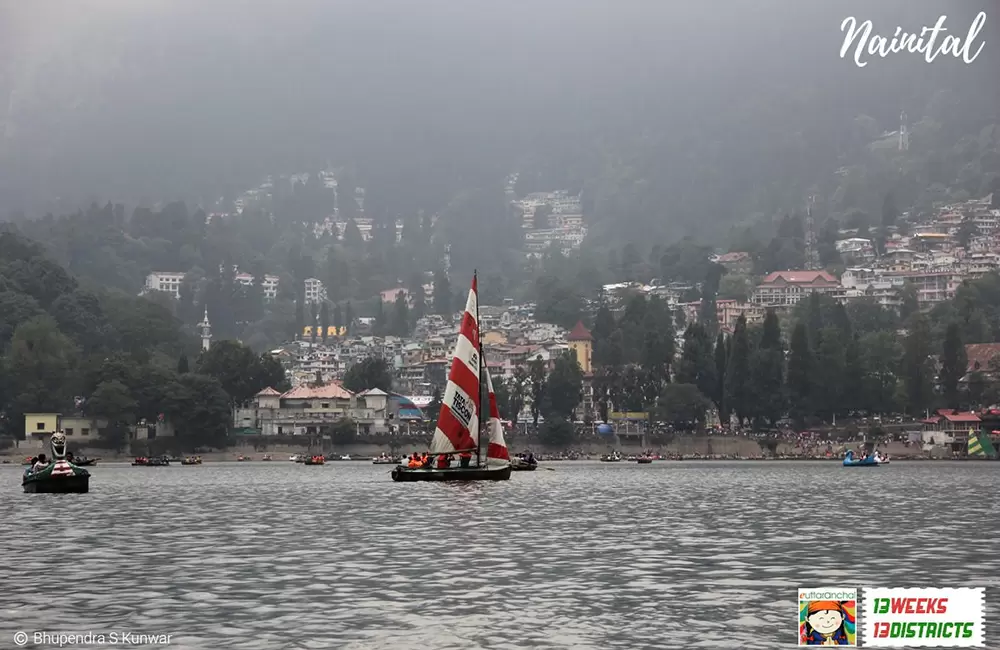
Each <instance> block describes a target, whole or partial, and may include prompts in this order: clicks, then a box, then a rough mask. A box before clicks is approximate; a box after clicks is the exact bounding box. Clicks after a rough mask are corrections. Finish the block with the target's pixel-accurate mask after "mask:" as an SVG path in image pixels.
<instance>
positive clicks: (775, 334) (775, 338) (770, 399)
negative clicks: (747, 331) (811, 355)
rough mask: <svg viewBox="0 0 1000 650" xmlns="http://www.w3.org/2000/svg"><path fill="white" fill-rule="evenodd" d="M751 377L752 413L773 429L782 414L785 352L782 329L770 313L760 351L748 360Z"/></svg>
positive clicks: (763, 331)
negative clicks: (749, 361)
mask: <svg viewBox="0 0 1000 650" xmlns="http://www.w3.org/2000/svg"><path fill="white" fill-rule="evenodd" d="M750 365H751V377H752V387H753V393H754V395H755V397H754V400H753V402H754V409H753V410H754V412H755V414H756V415H757V416H759V417H760V418H762V419H764V420H765V421H767V422H768V423H769V424H770V425H771V426H772V427H773V426H776V425H777V422H778V420H779V419H781V416H782V415H784V413H785V405H786V403H785V386H784V369H785V350H784V345H783V344H782V342H781V325H780V323H779V322H778V316H777V314H776V313H775V312H774V310H773V309H768V310H767V313H766V314H765V316H764V327H763V330H762V332H761V339H760V347H759V348H758V349H757V350H754V352H753V355H752V357H751V364H750Z"/></svg>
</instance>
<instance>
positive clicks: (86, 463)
mask: <svg viewBox="0 0 1000 650" xmlns="http://www.w3.org/2000/svg"><path fill="white" fill-rule="evenodd" d="M67 459H68V460H69V461H70V462H71V463H73V464H74V465H76V466H77V467H91V466H92V465H96V464H97V461H99V460H100V458H87V457H86V456H80V457H79V458H68V457H67Z"/></svg>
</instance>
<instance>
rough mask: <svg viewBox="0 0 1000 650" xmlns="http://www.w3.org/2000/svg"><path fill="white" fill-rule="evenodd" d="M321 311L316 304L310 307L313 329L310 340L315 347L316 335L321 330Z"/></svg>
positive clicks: (310, 322)
mask: <svg viewBox="0 0 1000 650" xmlns="http://www.w3.org/2000/svg"><path fill="white" fill-rule="evenodd" d="M318 325H319V310H318V309H317V307H316V303H313V304H312V305H310V307H309V326H310V327H311V328H312V333H311V334H310V336H309V340H310V341H311V342H312V343H313V344H314V345H315V344H316V334H317V330H318V329H319V327H318Z"/></svg>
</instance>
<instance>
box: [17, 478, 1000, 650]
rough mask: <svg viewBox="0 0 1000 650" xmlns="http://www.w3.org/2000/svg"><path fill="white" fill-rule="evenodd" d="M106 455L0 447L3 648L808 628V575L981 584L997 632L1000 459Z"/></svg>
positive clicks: (489, 639) (721, 644)
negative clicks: (138, 458) (25, 478)
mask: <svg viewBox="0 0 1000 650" xmlns="http://www.w3.org/2000/svg"><path fill="white" fill-rule="evenodd" d="M545 468H551V470H546V469H545ZM90 469H91V474H92V477H91V492H90V494H86V495H34V494H23V493H22V492H21V487H20V472H21V470H20V468H17V467H14V466H9V465H6V466H0V481H2V482H0V522H2V524H0V549H2V551H0V552H2V554H3V558H4V560H3V561H2V562H0V584H2V585H3V589H2V590H0V648H13V647H15V646H14V645H13V643H12V642H11V639H12V638H13V634H14V632H15V631H17V630H24V631H27V632H28V633H29V634H30V633H31V632H34V631H55V632H58V631H61V632H71V633H84V632H87V631H93V632H95V633H100V632H103V633H105V634H108V633H110V632H111V631H128V632H133V633H146V634H172V635H173V636H172V639H171V644H170V645H169V646H156V645H146V646H142V647H144V648H154V647H169V648H173V649H176V648H198V649H214V648H241V649H251V648H348V649H369V648H393V649H400V648H427V649H434V650H437V649H451V648H455V649H456V650H457V649H462V650H468V649H470V648H581V649H594V650H599V649H606V648H623V649H625V648H628V649H635V648H709V647H711V648H733V649H735V648H774V647H792V646H794V645H795V642H796V601H795V599H796V593H797V588H798V587H800V586H804V587H822V586H886V587H894V586H986V587H988V589H987V620H988V621H989V623H988V628H987V645H988V647H1000V626H998V623H1000V608H998V603H1000V589H998V587H1000V542H998V540H1000V515H998V512H997V506H996V503H997V502H996V499H997V492H998V489H1000V463H982V462H979V463H976V462H967V463H904V462H898V461H897V462H894V463H893V464H892V465H890V466H887V467H880V468H875V469H863V468H859V469H848V468H842V467H840V466H839V465H838V464H837V463H836V462H697V461H685V462H668V461H658V462H655V463H653V464H652V465H635V464H633V463H618V464H608V463H597V462H592V463H588V462H562V463H543V464H542V465H541V467H540V468H539V470H538V471H536V472H520V473H515V474H514V475H512V477H511V480H510V481H509V482H506V483H492V484H468V485H458V484H429V483H393V482H392V481H391V480H390V479H389V469H390V468H389V467H387V466H375V465H371V464H370V463H368V462H332V463H329V464H327V465H325V466H316V467H306V466H303V465H298V464H294V463H290V462H288V461H273V462H270V463H264V462H256V463H218V464H206V465H202V466H193V467H184V466H179V465H178V466H170V467H130V466H127V465H126V464H99V465H98V466H96V467H92V468H90ZM58 566H62V567H64V569H65V573H64V574H62V575H60V570H59V569H58V568H57V567H58ZM27 647H52V646H46V645H42V646H34V645H32V643H29V644H28V646H27ZM73 647H87V646H81V645H76V646H73ZM132 647H135V646H132Z"/></svg>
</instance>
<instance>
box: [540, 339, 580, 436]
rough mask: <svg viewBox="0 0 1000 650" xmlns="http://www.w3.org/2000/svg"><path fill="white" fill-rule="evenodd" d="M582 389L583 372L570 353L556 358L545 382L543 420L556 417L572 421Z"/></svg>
mask: <svg viewBox="0 0 1000 650" xmlns="http://www.w3.org/2000/svg"><path fill="white" fill-rule="evenodd" d="M582 389H583V371H582V370H580V365H579V364H578V363H577V361H576V356H574V354H573V352H572V351H567V352H566V353H565V354H562V355H560V356H559V357H557V358H556V360H555V363H554V364H553V366H552V371H551V372H550V373H549V376H548V378H547V379H546V381H545V389H544V394H545V399H544V400H543V401H542V405H543V409H544V410H543V411H542V414H543V415H544V416H545V419H546V420H548V419H549V418H550V417H553V416H558V417H564V418H566V419H567V420H572V419H573V411H574V410H575V409H576V407H577V405H578V404H579V403H580V396H581V391H582Z"/></svg>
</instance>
